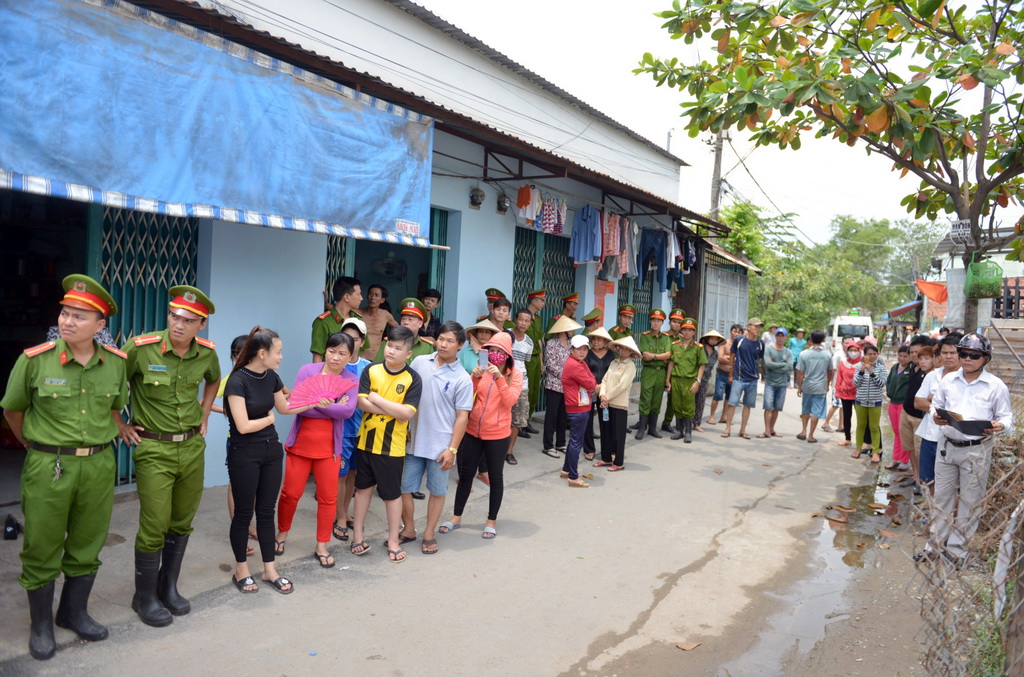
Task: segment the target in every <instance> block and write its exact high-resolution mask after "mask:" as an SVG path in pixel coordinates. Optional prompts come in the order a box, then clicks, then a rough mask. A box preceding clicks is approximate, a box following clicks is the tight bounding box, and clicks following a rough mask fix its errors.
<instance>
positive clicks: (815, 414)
mask: <svg viewBox="0 0 1024 677" xmlns="http://www.w3.org/2000/svg"><path fill="white" fill-rule="evenodd" d="M825 397H826V395H825V393H821V394H820V395H811V394H810V393H803V396H802V398H801V399H803V406H802V407H801V409H800V415H801V416H808V415H809V416H811V418H819V419H820V418H825Z"/></svg>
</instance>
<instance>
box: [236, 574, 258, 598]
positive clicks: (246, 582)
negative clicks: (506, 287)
mask: <svg viewBox="0 0 1024 677" xmlns="http://www.w3.org/2000/svg"><path fill="white" fill-rule="evenodd" d="M231 582H232V583H234V584H235V587H236V588H238V592H240V593H242V594H243V595H251V594H253V593H254V592H259V591H260V588H259V586H256V588H254V589H252V590H246V589H245V588H246V587H247V586H250V585H256V581H255V579H253V577H252V576H246V577H245V578H243V579H242V580H238V579H237V578H235V577H234V576H232V577H231Z"/></svg>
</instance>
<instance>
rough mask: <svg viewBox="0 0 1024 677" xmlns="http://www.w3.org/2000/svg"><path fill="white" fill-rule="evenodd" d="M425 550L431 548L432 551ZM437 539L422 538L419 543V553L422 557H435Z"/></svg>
mask: <svg viewBox="0 0 1024 677" xmlns="http://www.w3.org/2000/svg"><path fill="white" fill-rule="evenodd" d="M427 548H433V550H427ZM437 550H438V547H437V539H436V538H424V539H423V541H422V542H420V552H422V553H423V554H424V555H436V554H437Z"/></svg>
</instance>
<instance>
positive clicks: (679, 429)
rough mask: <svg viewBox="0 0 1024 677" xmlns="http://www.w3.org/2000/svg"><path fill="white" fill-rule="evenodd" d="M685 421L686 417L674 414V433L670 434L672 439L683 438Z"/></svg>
mask: <svg viewBox="0 0 1024 677" xmlns="http://www.w3.org/2000/svg"><path fill="white" fill-rule="evenodd" d="M685 422H686V419H684V418H680V417H678V416H676V434H675V435H673V436H672V439H674V440H681V439H683V435H685V433H684V430H686V428H685V425H686V423H685Z"/></svg>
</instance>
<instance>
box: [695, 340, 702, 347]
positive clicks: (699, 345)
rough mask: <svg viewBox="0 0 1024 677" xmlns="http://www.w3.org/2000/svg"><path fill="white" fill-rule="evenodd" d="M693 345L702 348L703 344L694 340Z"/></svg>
mask: <svg viewBox="0 0 1024 677" xmlns="http://www.w3.org/2000/svg"><path fill="white" fill-rule="evenodd" d="M693 345H695V346H697V347H698V348H703V347H704V344H703V343H701V342H700V341H694V342H693Z"/></svg>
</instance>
